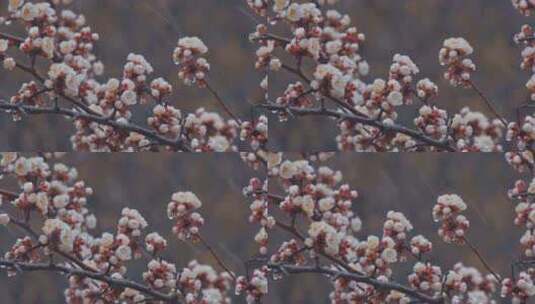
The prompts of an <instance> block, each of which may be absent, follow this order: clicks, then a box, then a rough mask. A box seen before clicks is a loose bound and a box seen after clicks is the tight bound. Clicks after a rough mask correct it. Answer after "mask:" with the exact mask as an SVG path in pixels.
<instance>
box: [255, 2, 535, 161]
mask: <svg viewBox="0 0 535 304" xmlns="http://www.w3.org/2000/svg"><path fill="white" fill-rule="evenodd" d="M338 2H339V1H291V0H281V1H249V5H250V6H251V7H252V8H253V9H255V11H256V12H257V13H258V14H260V15H262V16H267V18H268V22H266V23H265V24H261V25H259V26H258V27H257V31H256V32H255V33H253V34H252V35H251V39H252V40H253V41H256V42H258V43H259V44H260V47H259V49H258V52H257V58H258V59H257V67H261V68H263V67H268V68H269V69H270V70H271V71H273V73H282V72H286V73H288V74H289V75H290V76H293V78H295V79H296V80H295V81H294V82H291V83H289V84H287V88H286V89H285V90H284V92H281V93H279V94H278V96H279V97H277V98H266V100H263V101H261V102H260V103H259V105H258V106H259V107H261V108H265V109H268V110H269V111H271V112H274V113H277V114H278V115H279V118H280V120H281V121H285V120H287V119H290V118H294V117H299V116H308V115H317V116H325V117H329V118H332V119H334V120H336V123H337V126H338V129H339V131H338V136H337V137H336V142H337V145H338V149H339V150H343V151H483V152H492V151H502V150H503V149H504V146H503V145H504V144H505V142H506V141H508V142H513V145H512V147H511V149H510V150H515V151H516V150H524V149H523V148H522V147H518V146H517V145H516V144H515V143H514V142H515V141H517V140H518V139H517V137H524V135H523V134H518V133H519V132H520V131H518V129H520V128H522V126H523V125H525V122H523V120H526V119H527V120H530V119H531V116H529V115H528V116H525V117H523V116H522V115H519V116H518V117H517V118H516V120H508V119H506V118H504V117H503V115H501V114H500V113H499V112H498V111H497V110H496V107H495V106H496V105H495V104H494V102H493V101H491V100H490V99H489V98H488V97H487V96H486V94H485V93H484V92H483V90H481V89H480V88H479V87H478V86H477V85H476V84H475V82H474V81H473V80H472V74H473V73H475V71H476V65H475V63H474V62H473V61H472V59H471V58H470V56H471V55H472V54H473V52H474V48H473V47H472V46H471V45H470V44H469V43H468V41H466V40H465V39H464V38H460V37H459V38H449V39H446V40H445V41H444V43H443V46H442V48H441V49H440V50H439V51H438V59H439V63H440V65H441V66H443V67H444V69H445V72H444V78H445V79H446V80H447V81H448V82H449V83H450V84H451V86H454V87H460V88H466V89H471V90H472V91H474V93H476V94H477V95H478V96H479V97H480V99H481V101H482V102H483V104H484V105H485V106H486V107H487V108H488V109H489V111H490V112H491V113H492V115H493V116H494V118H489V117H487V116H486V115H485V114H483V113H480V112H476V111H472V110H470V109H469V108H467V107H465V108H463V109H461V110H460V111H459V112H458V113H448V112H447V111H446V110H444V109H442V108H441V107H440V103H439V102H438V101H437V97H438V86H437V85H436V84H435V83H434V82H433V81H432V80H430V79H428V78H424V79H420V80H418V81H416V77H417V76H418V74H419V73H420V68H419V67H418V66H417V65H416V64H415V63H414V61H413V60H412V59H411V58H410V57H409V56H406V55H402V54H396V55H394V56H393V63H392V64H391V66H390V69H389V71H388V76H387V77H386V78H377V79H374V80H373V81H367V80H366V77H367V76H368V75H369V72H370V68H369V65H368V63H367V62H366V60H365V58H364V56H363V53H364V52H363V46H364V44H365V40H366V39H365V35H364V34H363V33H361V32H360V31H359V30H358V29H357V27H355V26H354V25H353V24H352V22H351V18H350V17H349V15H345V14H343V13H341V12H339V11H337V10H335V9H334V8H332V7H330V6H332V5H334V4H336V3H338ZM512 2H513V5H514V6H515V7H516V8H517V9H519V10H520V12H521V13H522V14H524V15H531V13H532V11H533V4H532V3H531V1H512ZM274 24H278V26H277V27H274V26H272V25H274ZM281 28H284V29H285V32H286V34H280V33H279V32H282V30H281ZM523 33H524V34H522V35H521V36H518V35H517V42H519V43H525V44H527V45H529V47H528V48H526V50H525V51H524V52H523V57H524V58H525V59H524V62H523V64H522V66H523V68H526V69H527V68H531V67H532V65H533V64H532V62H533V61H532V59H533V58H532V57H533V56H532V53H533V50H532V46H533V44H534V43H535V42H534V41H535V40H534V39H533V31H532V30H531V27H529V26H524V27H523ZM282 58H290V59H293V63H290V62H284V61H285V60H283V59H282ZM286 60H287V59H286ZM532 82H533V83H535V82H534V81H530V82H528V84H527V85H526V86H527V88H528V90H531V89H530V88H531V87H532V86H533V87H535V86H534V85H533V84H532ZM415 101H416V103H417V104H418V106H417V108H414V106H411V105H413V104H414V103H415ZM402 108H409V109H410V108H413V109H414V110H415V111H413V113H415V114H414V116H413V117H407V118H411V119H410V120H411V121H412V122H413V126H410V125H404V124H403V123H402V122H401V121H407V119H400V118H401V117H399V110H401V109H402ZM405 112H407V111H405ZM519 126H520V127H519ZM527 132H529V131H527ZM504 135H506V136H505V137H504ZM528 148H529V149H531V146H529V147H528Z"/></svg>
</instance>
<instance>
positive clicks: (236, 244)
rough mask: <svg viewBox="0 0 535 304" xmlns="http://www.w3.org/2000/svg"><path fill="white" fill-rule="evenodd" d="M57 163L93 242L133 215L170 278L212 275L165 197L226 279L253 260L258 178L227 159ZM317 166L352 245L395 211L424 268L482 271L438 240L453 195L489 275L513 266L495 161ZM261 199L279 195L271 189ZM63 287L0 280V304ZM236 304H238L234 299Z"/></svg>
mask: <svg viewBox="0 0 535 304" xmlns="http://www.w3.org/2000/svg"><path fill="white" fill-rule="evenodd" d="M286 157H288V158H290V159H297V158H299V155H297V154H288V155H286ZM63 162H64V163H66V164H68V165H72V166H74V167H77V168H78V169H79V175H80V178H81V179H84V180H85V181H86V182H87V184H88V185H90V186H92V187H93V189H94V192H95V194H94V196H93V197H92V198H91V199H90V200H89V204H90V206H91V209H92V211H94V212H95V213H96V215H97V217H98V218H99V219H100V222H99V226H98V232H102V231H113V230H114V229H115V226H116V221H117V220H118V216H119V215H120V212H121V209H122V208H123V207H131V208H137V209H139V210H140V211H141V212H142V213H143V215H144V216H145V217H146V219H147V221H148V222H149V225H150V226H149V230H155V231H158V232H159V233H160V234H161V235H162V236H164V237H167V238H168V241H169V245H170V247H169V248H168V250H167V251H166V253H165V255H164V256H165V257H166V258H168V259H170V260H172V261H175V262H176V264H177V268H180V267H183V266H185V263H187V261H189V260H190V259H194V258H195V259H198V260H200V261H202V262H204V263H210V264H212V265H215V263H214V262H213V261H212V259H211V258H210V256H209V255H208V253H207V252H206V251H205V250H204V249H203V248H202V247H200V246H192V245H189V244H188V243H184V242H179V241H177V240H176V239H175V238H173V237H172V234H171V233H170V229H171V226H172V223H171V222H170V221H168V220H167V217H166V214H165V211H166V205H167V203H168V201H169V198H170V197H171V194H172V193H173V192H176V191H186V190H191V191H193V192H195V193H196V194H197V196H198V197H199V198H200V200H201V201H202V202H203V207H202V209H201V212H202V214H203V216H204V217H205V219H206V226H205V227H204V229H203V232H204V235H205V236H206V237H207V239H208V240H209V241H210V243H211V244H212V245H213V247H214V249H215V250H216V251H217V252H219V253H220V256H221V257H222V258H223V259H224V260H225V261H226V262H227V264H228V265H229V266H230V267H231V268H232V269H235V270H236V271H237V272H240V273H243V271H244V265H243V262H244V261H246V260H248V259H250V258H251V257H253V256H254V255H255V254H256V252H257V246H256V244H255V243H254V241H253V238H254V235H255V233H256V231H257V229H258V226H257V225H251V224H249V223H248V219H247V218H248V215H249V204H250V201H248V200H247V199H245V198H244V197H243V196H242V195H241V191H242V187H243V186H244V185H246V184H247V182H248V180H249V178H250V177H253V176H258V174H260V175H261V173H258V172H254V171H251V170H250V169H249V168H248V167H247V166H245V165H244V164H243V163H242V162H241V161H240V160H239V157H238V156H237V155H235V154H226V153H221V154H202V155H196V154H187V153H184V154H174V155H173V154H165V153H160V154H158V155H154V154H143V155H140V154H138V155H136V154H83V153H77V154H68V155H67V156H66V157H65V158H64V159H63ZM321 165H327V166H329V167H331V168H333V169H337V170H341V172H342V173H343V175H344V180H343V182H345V183H348V184H349V185H350V186H351V187H352V188H353V189H355V190H357V191H358V192H359V198H358V199H356V200H355V205H354V210H355V212H356V213H357V214H358V215H359V216H360V217H361V218H362V221H363V231H362V233H361V234H360V235H358V237H364V236H366V235H368V234H375V235H380V234H381V233H382V223H383V221H384V218H385V216H386V213H387V212H388V211H389V210H395V211H401V212H403V213H404V214H405V215H406V216H407V218H408V219H409V220H410V221H411V222H412V224H413V226H414V230H413V232H412V233H413V235H416V234H423V235H425V236H426V237H428V238H429V239H430V240H431V241H433V243H434V251H433V254H432V259H433V261H437V263H438V264H439V265H440V266H441V267H442V269H443V270H444V271H445V270H446V269H448V268H449V267H451V266H452V265H453V264H454V263H455V262H457V261H460V260H462V261H464V263H465V264H466V265H469V266H475V267H478V268H479V269H481V270H483V267H482V265H481V263H480V262H479V260H478V259H477V258H476V257H475V256H474V255H473V254H472V252H471V251H470V250H469V249H468V248H466V247H459V246H454V245H447V244H444V243H442V242H441V241H439V239H438V237H437V233H436V229H437V225H436V223H434V222H433V220H432V217H431V209H432V206H433V205H434V204H435V202H436V198H437V197H438V196H439V195H441V194H446V193H456V194H458V195H460V196H461V197H462V198H463V199H464V200H465V202H466V203H467V205H468V210H467V212H466V214H465V215H466V216H467V217H468V218H469V220H470V222H471V228H470V230H469V233H468V238H469V239H470V240H471V242H472V243H473V244H474V245H475V246H477V247H478V249H479V250H480V252H482V254H483V256H484V257H485V258H486V259H487V261H489V262H490V264H491V265H493V267H494V269H496V271H498V272H499V273H501V274H502V275H509V274H510V265H509V263H510V261H511V260H513V259H515V258H516V257H517V256H518V252H519V251H518V249H519V242H518V240H519V239H520V237H521V235H522V233H523V231H522V230H521V229H518V228H517V227H516V226H514V225H513V218H514V214H513V207H512V205H511V203H510V201H509V200H508V199H507V196H506V192H507V189H508V188H510V187H511V185H513V183H514V181H515V180H516V179H517V178H519V176H518V175H517V174H516V173H514V172H513V170H512V169H511V168H509V167H508V165H507V164H506V162H505V161H504V159H503V155H501V154H462V155H461V154H447V155H446V154H436V153H435V154H433V153H426V154H417V153H415V154H403V155H401V156H400V155H393V154H365V153H363V154H357V153H338V154H336V155H335V157H333V158H331V159H330V160H328V161H326V162H324V163H322V164H321ZM6 181H7V180H6ZM3 185H5V184H4V182H3V183H2V187H3ZM270 192H275V193H278V194H282V193H283V192H281V191H280V188H279V186H278V184H277V183H274V182H273V183H271V184H270ZM16 235H17V231H16V230H11V229H9V230H6V229H5V228H0V244H2V245H1V246H0V248H2V250H5V248H6V247H8V246H9V245H10V244H12V243H13V242H14V240H15V237H16ZM270 238H271V240H272V241H271V243H270V244H271V246H272V248H270V250H274V249H275V248H274V247H277V244H280V242H279V241H282V240H287V239H288V235H287V234H286V233H284V232H274V233H273V234H271V235H270ZM407 265H408V264H407ZM143 269H144V265H143V263H134V264H132V267H131V268H130V271H131V272H129V274H130V277H131V278H139V277H140V273H141V272H142V271H143ZM395 269H396V271H397V278H398V279H401V280H404V279H405V277H406V275H407V274H408V273H409V272H410V269H408V268H407V267H406V266H400V267H397V266H396V268H395ZM64 286H65V278H64V277H62V276H59V275H53V274H50V273H32V274H22V275H19V276H17V277H15V278H12V279H7V278H6V276H5V273H0V294H1V295H3V299H2V301H1V302H2V303H7V304H15V303H21V304H38V303H62V302H63V297H62V290H63V289H62V288H63V287H64ZM330 290H331V284H330V283H329V281H328V280H327V279H326V278H322V277H318V276H316V275H302V276H294V277H288V278H285V279H283V280H281V281H276V282H272V283H271V285H270V294H269V296H268V297H267V299H266V301H265V303H326V302H327V299H328V294H329V291H330ZM236 303H244V301H243V298H239V299H236Z"/></svg>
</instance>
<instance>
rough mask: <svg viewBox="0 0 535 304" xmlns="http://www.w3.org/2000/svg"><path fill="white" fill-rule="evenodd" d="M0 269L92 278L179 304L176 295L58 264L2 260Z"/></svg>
mask: <svg viewBox="0 0 535 304" xmlns="http://www.w3.org/2000/svg"><path fill="white" fill-rule="evenodd" d="M0 268H7V269H12V270H18V271H29V272H36V271H51V272H57V273H63V274H66V275H68V276H72V275H75V276H80V277H84V278H90V279H93V280H97V281H101V282H105V283H107V284H109V285H110V286H112V287H113V286H115V287H121V288H131V289H135V290H137V291H139V292H141V293H144V294H146V295H149V296H151V297H153V298H155V299H158V300H160V301H164V302H166V303H178V296H177V295H176V294H164V293H161V292H158V291H155V290H152V289H151V288H150V287H148V286H145V285H142V284H139V283H137V282H134V281H130V280H125V279H113V278H111V277H109V276H108V275H107V274H104V273H96V272H91V271H87V270H83V269H77V268H70V267H67V266H63V265H57V264H52V263H50V264H47V263H22V262H15V261H6V260H1V259H0Z"/></svg>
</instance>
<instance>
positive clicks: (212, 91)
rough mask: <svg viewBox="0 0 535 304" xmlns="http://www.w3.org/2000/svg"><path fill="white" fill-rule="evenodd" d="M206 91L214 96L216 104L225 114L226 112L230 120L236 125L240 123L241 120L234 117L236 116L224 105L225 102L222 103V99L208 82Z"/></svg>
mask: <svg viewBox="0 0 535 304" xmlns="http://www.w3.org/2000/svg"><path fill="white" fill-rule="evenodd" d="M206 89H208V91H209V92H210V93H211V94H212V95H213V96H214V98H215V99H216V100H217V102H218V103H219V104H220V105H221V106H222V107H223V109H224V110H225V112H226V113H227V114H228V115H229V116H230V117H231V118H232V119H234V120H235V121H236V122H237V123H241V120H240V119H239V118H238V116H236V115H235V114H234V113H233V112H232V111H231V110H230V108H229V107H228V106H227V105H226V103H225V101H223V98H221V96H220V95H219V94H218V93H217V91H216V90H214V88H212V87H211V86H210V84H209V83H208V82H206Z"/></svg>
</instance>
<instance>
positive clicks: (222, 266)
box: [199, 236, 236, 281]
mask: <svg viewBox="0 0 535 304" xmlns="http://www.w3.org/2000/svg"><path fill="white" fill-rule="evenodd" d="M199 240H200V242H201V244H203V246H204V247H205V248H206V249H207V250H208V251H209V252H210V254H211V255H212V257H213V258H214V259H215V260H216V262H217V264H219V266H220V267H221V268H223V269H224V270H225V271H226V272H228V274H229V275H230V276H231V277H232V279H234V281H236V276H235V275H234V272H233V271H232V270H230V268H229V267H227V265H225V263H224V262H223V260H222V259H221V258H219V256H218V255H217V253H216V252H215V250H214V249H213V248H212V246H210V244H209V243H208V242H207V241H206V240H205V239H204V238H203V237H202V236H199Z"/></svg>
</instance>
